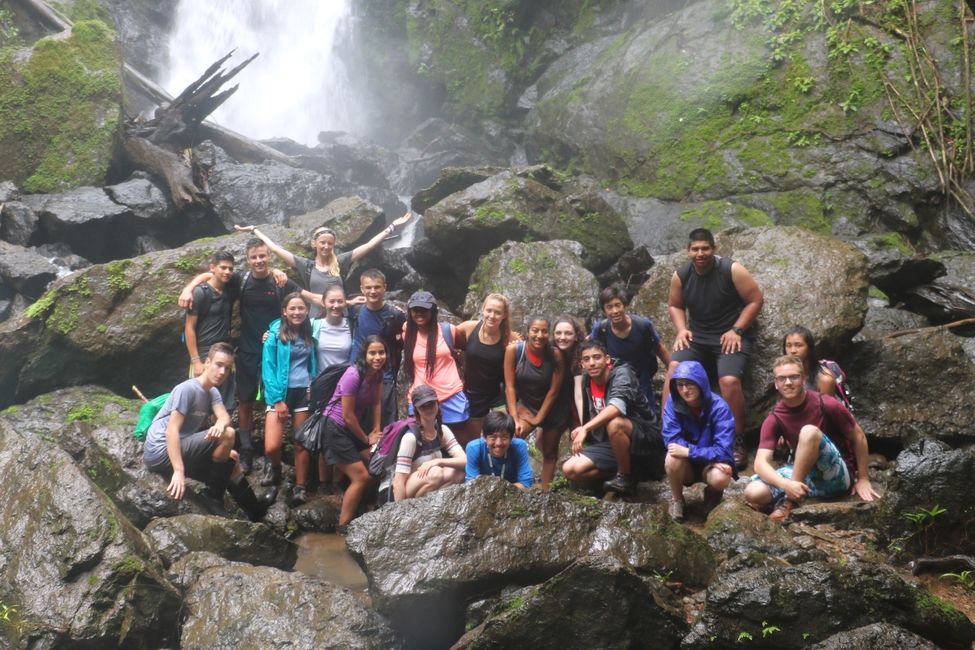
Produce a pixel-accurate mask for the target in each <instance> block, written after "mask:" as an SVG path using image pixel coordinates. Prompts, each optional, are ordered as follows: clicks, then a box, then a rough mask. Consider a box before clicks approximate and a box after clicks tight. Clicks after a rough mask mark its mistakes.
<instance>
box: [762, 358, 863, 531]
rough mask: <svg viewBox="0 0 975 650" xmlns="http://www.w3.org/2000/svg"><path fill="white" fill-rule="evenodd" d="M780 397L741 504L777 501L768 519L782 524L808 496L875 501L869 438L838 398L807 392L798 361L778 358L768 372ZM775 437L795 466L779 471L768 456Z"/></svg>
mask: <svg viewBox="0 0 975 650" xmlns="http://www.w3.org/2000/svg"><path fill="white" fill-rule="evenodd" d="M772 372H773V376H774V379H775V389H776V390H777V391H778V393H779V395H780V396H781V397H782V399H780V400H779V401H778V403H777V404H776V405H775V407H774V408H773V409H772V412H771V413H769V414H768V417H766V418H765V421H764V422H763V423H762V430H761V435H760V437H759V442H758V452H757V453H756V454H755V471H756V472H757V474H756V476H754V477H753V478H752V482H751V483H749V484H748V487H746V488H745V501H746V502H747V503H748V505H749V506H751V507H752V508H754V509H755V510H765V509H766V508H767V507H768V506H769V505H770V504H772V503H775V504H776V505H775V509H774V510H773V511H772V514H771V515H770V516H769V518H770V519H772V520H773V521H780V522H781V521H784V520H785V519H787V518H788V517H789V515H791V514H792V510H793V509H794V508H795V507H796V506H798V505H799V504H800V503H802V500H803V499H804V498H805V497H807V496H810V497H818V498H824V497H835V496H840V495H842V494H846V493H847V492H850V491H851V489H850V486H851V485H852V486H853V487H852V492H853V493H854V494H856V495H858V496H859V497H860V498H861V499H863V500H864V501H873V500H874V499H875V498H878V496H879V495H878V494H877V493H876V492H874V489H873V486H872V485H871V484H870V477H869V475H868V466H867V453H868V451H867V436H866V435H865V434H864V433H863V429H861V428H860V425H859V424H857V421H856V420H855V419H854V418H853V415H852V414H851V413H850V412H849V411H848V410H847V409H846V407H845V406H843V405H842V404H841V403H840V401H839V400H837V399H836V398H834V397H831V396H829V395H823V394H821V393H818V392H816V391H814V390H807V389H806V376H805V374H806V370H805V367H804V365H803V363H802V359H800V358H799V357H796V356H793V355H785V356H781V357H779V358H778V359H776V360H775V363H774V364H773V368H772ZM779 436H782V437H783V438H785V441H786V442H787V443H788V444H789V448H790V449H791V450H792V452H793V453H794V454H795V464H793V465H785V466H783V467H780V468H779V469H778V470H776V469H775V468H773V467H772V465H771V462H770V461H771V459H772V453H773V451H774V450H775V446H776V443H777V441H778V439H779Z"/></svg>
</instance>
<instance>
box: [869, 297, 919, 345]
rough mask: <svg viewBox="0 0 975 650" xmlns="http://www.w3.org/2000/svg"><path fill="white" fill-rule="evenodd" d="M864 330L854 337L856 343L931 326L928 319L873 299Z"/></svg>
mask: <svg viewBox="0 0 975 650" xmlns="http://www.w3.org/2000/svg"><path fill="white" fill-rule="evenodd" d="M869 302H870V304H869V306H868V307H867V315H866V317H865V318H864V319H863V328H862V329H860V331H859V332H857V334H856V336H854V337H853V340H854V341H866V340H869V339H879V338H882V337H884V336H886V335H888V334H892V333H893V332H900V331H903V330H910V329H918V328H921V327H927V326H928V325H930V323H929V322H928V319H927V318H925V317H924V316H921V315H920V314H915V313H914V312H912V311H907V310H906V309H897V308H894V307H887V306H886V304H882V303H880V301H877V300H874V299H871V300H870V301H869Z"/></svg>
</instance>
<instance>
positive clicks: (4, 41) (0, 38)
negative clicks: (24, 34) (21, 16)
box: [0, 7, 20, 48]
mask: <svg viewBox="0 0 975 650" xmlns="http://www.w3.org/2000/svg"><path fill="white" fill-rule="evenodd" d="M19 36H20V29H18V28H17V25H16V23H14V15H13V14H12V13H10V10H9V9H7V8H5V7H0V48H3V47H7V46H10V45H16V44H17V43H18V42H19V38H18V37H19Z"/></svg>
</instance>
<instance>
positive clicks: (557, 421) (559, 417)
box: [518, 400, 569, 430]
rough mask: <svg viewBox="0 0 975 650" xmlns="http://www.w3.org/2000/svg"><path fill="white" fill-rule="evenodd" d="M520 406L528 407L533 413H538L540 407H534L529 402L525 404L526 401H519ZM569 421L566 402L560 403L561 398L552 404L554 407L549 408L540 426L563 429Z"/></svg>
mask: <svg viewBox="0 0 975 650" xmlns="http://www.w3.org/2000/svg"><path fill="white" fill-rule="evenodd" d="M518 406H523V407H525V408H526V409H528V410H529V411H531V413H532V415H538V409H533V408H532V407H531V405H529V404H525V403H524V402H521V401H519V402H518ZM560 407H561V408H560ZM568 423H569V412H568V410H566V409H565V405H564V404H559V400H556V401H555V404H553V405H552V408H551V409H549V412H548V415H546V416H545V419H544V420H542V423H541V425H539V426H541V427H542V428H543V429H559V430H562V429H565V427H566V425H567V424H568Z"/></svg>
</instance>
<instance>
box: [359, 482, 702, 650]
mask: <svg viewBox="0 0 975 650" xmlns="http://www.w3.org/2000/svg"><path fill="white" fill-rule="evenodd" d="M475 503H476V504H477V507H471V504H475ZM539 531H544V534H543V535H539ZM347 543H348V545H349V550H350V551H351V552H352V554H353V555H354V556H355V557H356V559H357V560H358V561H359V563H360V564H361V565H362V567H363V569H364V570H365V572H366V575H367V576H368V577H369V586H370V593H371V594H372V597H373V602H374V603H375V605H376V606H377V607H378V608H379V609H380V611H383V612H384V613H386V614H388V615H390V616H392V617H393V619H394V623H395V624H396V625H397V626H398V627H401V628H403V629H404V630H406V631H407V633H408V634H410V635H411V636H413V637H414V638H418V637H421V636H422V638H426V639H430V638H433V639H438V638H440V639H442V638H457V637H459V636H460V634H461V632H462V631H463V621H464V615H463V611H464V607H465V606H466V603H467V602H469V601H472V600H475V599H476V597H478V596H483V595H485V594H488V593H491V592H493V591H498V590H500V589H501V588H502V587H503V586H505V585H510V584H531V583H538V582H542V581H544V580H547V579H548V578H550V577H552V576H554V575H555V574H556V573H558V572H560V571H562V570H563V569H565V568H566V567H568V566H569V565H570V564H572V563H573V562H575V561H576V560H578V559H580V558H582V557H590V556H592V557H597V556H608V557H612V558H615V559H617V560H619V561H621V562H623V563H626V564H628V565H630V566H632V567H633V568H634V569H635V570H637V571H640V572H644V573H650V572H652V571H658V572H660V573H666V572H668V571H672V572H673V575H674V577H675V579H677V580H682V581H684V582H686V583H688V584H691V585H698V584H703V583H705V582H707V580H708V577H709V576H710V573H711V571H712V567H713V564H712V563H713V559H712V554H711V551H710V550H709V549H708V548H707V544H706V543H705V542H704V540H703V539H702V538H700V537H698V536H697V535H695V534H694V533H692V532H690V531H688V530H687V529H685V528H683V527H681V526H679V525H677V524H674V523H673V522H672V521H670V518H669V517H668V516H667V515H666V513H665V512H664V510H663V508H662V507H660V506H657V505H648V504H623V503H608V502H603V501H597V500H595V499H593V498H587V497H579V496H577V495H573V494H568V495H563V494H558V493H548V492H523V491H519V490H518V489H517V488H514V487H512V486H511V485H510V484H508V483H506V482H504V481H502V480H500V479H495V478H493V477H482V478H479V479H477V480H476V481H472V482H469V483H465V484H463V485H461V486H456V487H453V488H448V489H443V490H439V491H437V492H435V493H433V494H431V495H428V496H427V497H424V498H422V499H411V500H409V501H404V502H400V503H395V504H392V505H389V506H385V507H383V508H381V509H380V510H378V511H376V512H373V513H370V514H367V515H364V516H363V517H360V518H359V519H357V520H355V521H354V523H353V525H352V527H351V530H350V532H349V535H348V537H347ZM418 608H419V609H420V610H424V611H437V612H439V615H438V616H437V617H436V619H435V620H431V619H429V618H425V619H424V620H423V621H417V622H418V623H421V625H420V627H421V629H417V624H415V623H414V621H416V617H415V616H414V614H415V612H416V611H417V609H418Z"/></svg>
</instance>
